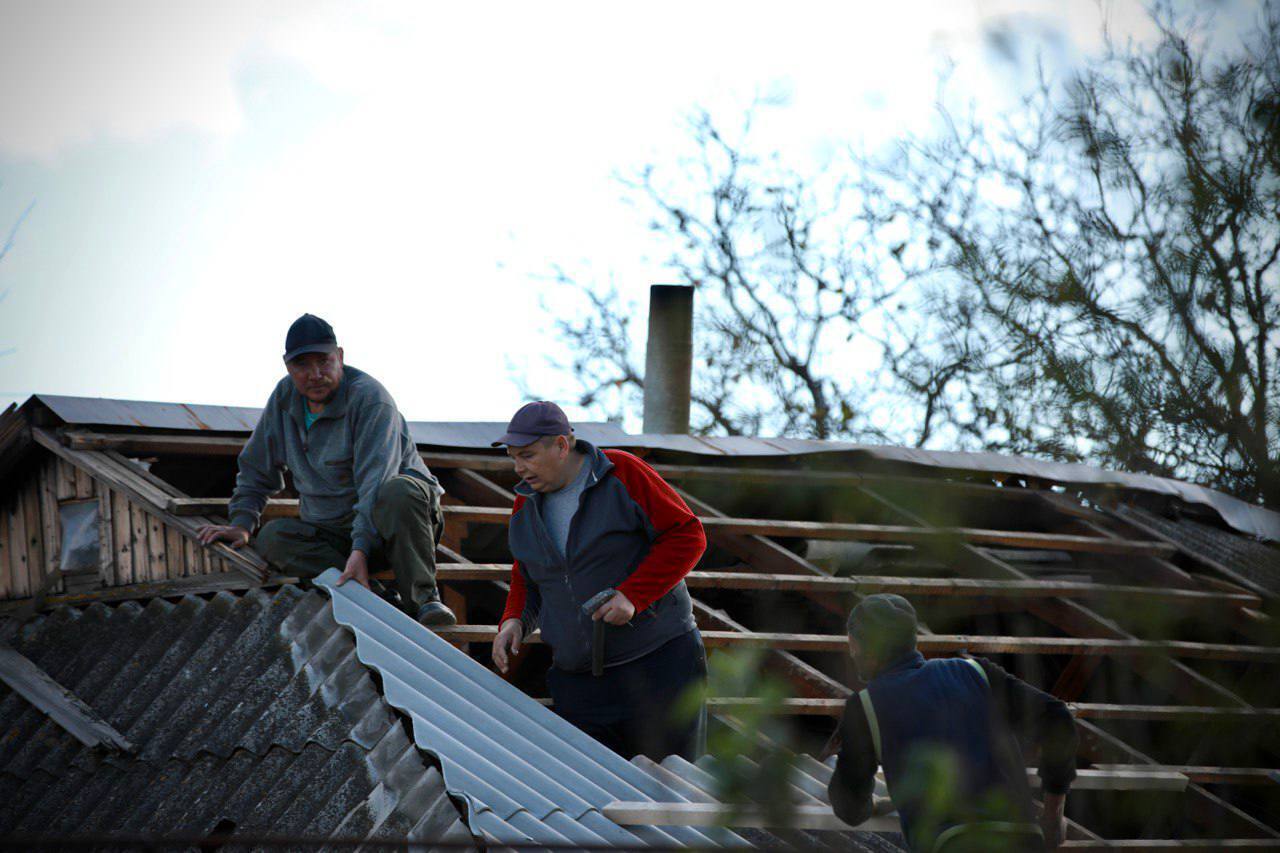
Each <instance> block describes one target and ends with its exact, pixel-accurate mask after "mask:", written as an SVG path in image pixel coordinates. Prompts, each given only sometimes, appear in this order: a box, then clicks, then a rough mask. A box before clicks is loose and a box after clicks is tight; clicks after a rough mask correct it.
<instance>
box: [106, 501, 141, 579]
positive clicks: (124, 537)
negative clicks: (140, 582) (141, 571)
mask: <svg viewBox="0 0 1280 853" xmlns="http://www.w3.org/2000/svg"><path fill="white" fill-rule="evenodd" d="M111 538H112V544H113V546H114V548H115V561H114V562H115V573H114V577H113V579H112V584H113V585H117V586H119V585H123V584H131V583H133V581H134V577H135V575H134V562H135V560H134V547H133V527H132V525H131V524H130V518H129V499H128V498H126V497H125V496H124V494H123V493H121V492H118V491H115V490H114V489H113V490H111Z"/></svg>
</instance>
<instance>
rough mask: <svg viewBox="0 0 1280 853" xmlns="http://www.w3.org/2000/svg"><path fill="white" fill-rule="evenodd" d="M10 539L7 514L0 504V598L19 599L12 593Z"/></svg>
mask: <svg viewBox="0 0 1280 853" xmlns="http://www.w3.org/2000/svg"><path fill="white" fill-rule="evenodd" d="M10 539H11V537H10V535H9V519H8V513H7V512H5V510H4V505H3V504H0V598H6V599H8V598H18V597H19V596H18V595H17V593H16V592H15V591H14V583H13V572H12V570H11V569H10V568H9V565H10V561H9V551H10V550H12V547H11V544H10Z"/></svg>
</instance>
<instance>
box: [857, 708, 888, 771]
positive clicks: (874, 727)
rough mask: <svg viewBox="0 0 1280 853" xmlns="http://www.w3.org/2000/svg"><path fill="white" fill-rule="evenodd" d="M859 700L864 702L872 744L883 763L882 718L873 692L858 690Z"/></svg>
mask: <svg viewBox="0 0 1280 853" xmlns="http://www.w3.org/2000/svg"><path fill="white" fill-rule="evenodd" d="M858 700H859V701H860V702H862V713H863V715H864V716H866V718H867V728H868V729H869V730H870V731H871V745H872V747H874V748H875V751H876V762H877V763H880V764H883V763H884V762H883V760H882V759H881V758H880V720H879V719H878V718H877V717H876V706H875V705H874V704H873V703H872V701H871V692H870V691H868V690H859V691H858Z"/></svg>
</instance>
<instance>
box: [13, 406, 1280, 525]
mask: <svg viewBox="0 0 1280 853" xmlns="http://www.w3.org/2000/svg"><path fill="white" fill-rule="evenodd" d="M33 400H34V401H38V402H39V403H41V404H43V405H44V406H46V407H48V409H49V410H50V411H51V412H52V413H53V414H54V415H56V416H57V417H58V418H59V419H61V420H62V422H63V423H64V424H67V425H79V426H103V427H113V428H117V427H139V428H146V429H167V430H214V431H218V432H241V433H243V432H248V431H250V430H252V429H253V425H254V424H256V423H257V420H258V416H259V414H260V412H261V410H259V409H252V408H244V407H234V406H207V405H187V404H182V403H153V402H142V401H135V400H107V399H100V398H89V397H64V396H59V395H54V394H38V395H35V396H33V397H32V398H31V399H30V400H28V401H27V403H26V404H24V407H25V406H26V405H29V404H30V403H31V401H33ZM409 428H410V431H411V432H412V434H413V437H414V440H415V441H416V442H417V443H418V444H420V445H429V446H431V447H437V448H445V449H452V450H467V451H470V450H488V449H489V444H490V442H492V441H493V440H494V439H496V438H497V437H498V436H500V435H501V434H502V433H503V431H504V430H505V429H506V425H505V424H503V423H499V422H484V421H411V422H410V423H409ZM576 431H577V433H578V434H579V435H580V436H581V437H583V438H585V439H586V440H587V441H590V442H592V443H593V444H597V445H600V446H602V447H619V448H627V449H633V450H635V449H646V450H652V451H658V452H659V453H672V454H690V455H695V456H702V457H712V458H720V459H725V458H741V459H750V458H756V459H759V458H767V457H794V456H807V455H818V454H825V455H833V456H844V457H846V458H847V459H848V460H849V461H850V462H851V463H852V464H853V465H854V466H856V465H858V464H860V462H863V461H869V462H875V463H890V464H894V465H901V466H903V467H904V469H907V468H910V467H923V468H933V469H941V470H945V471H963V472H970V473H980V474H984V475H990V476H1010V477H1028V478H1033V479H1037V480H1045V481H1048V482H1053V483H1060V484H1062V485H1068V486H1112V487H1117V488H1121V489H1127V490H1132V491H1136V492H1147V493H1152V494H1158V495H1163V496H1165V497H1170V498H1176V499H1178V500H1180V501H1183V502H1184V503H1187V504H1194V505H1199V506H1204V507H1208V508H1210V509H1212V510H1213V511H1214V512H1216V513H1217V514H1218V515H1219V517H1221V518H1222V520H1223V521H1224V522H1225V523H1226V524H1227V525H1228V526H1229V527H1231V528H1232V529H1234V530H1236V531H1238V532H1240V533H1244V534H1246V535H1249V536H1254V537H1258V538H1262V539H1268V540H1271V541H1273V542H1280V512H1275V511H1273V510H1269V509H1266V508H1264V507H1261V506H1257V505H1255V504H1250V503H1248V502H1246V501H1242V500H1240V499H1239V498H1234V497H1231V496H1230V495H1226V494H1223V493H1222V492H1218V491H1215V490H1213V489H1209V488H1206V487H1204V486H1198V485H1195V484H1193V483H1185V482H1182V481H1181V480H1174V479H1170V478H1167V477H1155V476H1152V475H1149V474H1132V473H1127V472H1123V471H1109V470H1106V469H1104V468H1098V467H1095V466H1092V465H1082V464H1079V463H1071V462H1054V461H1050V460H1043V459H1029V458H1027V457H1023V456H1010V455H1007V454H1003V453H987V452H964V451H947V450H925V449H921V448H916V447H895V446H892V445H872V444H859V443H856V442H848V441H818V440H815V439H800V438H757V437H751V436H692V435H653V434H639V435H637V434H632V433H628V432H626V431H624V430H623V429H622V428H621V427H619V426H618V425H617V424H613V423H598V422H588V423H581V424H578V425H576Z"/></svg>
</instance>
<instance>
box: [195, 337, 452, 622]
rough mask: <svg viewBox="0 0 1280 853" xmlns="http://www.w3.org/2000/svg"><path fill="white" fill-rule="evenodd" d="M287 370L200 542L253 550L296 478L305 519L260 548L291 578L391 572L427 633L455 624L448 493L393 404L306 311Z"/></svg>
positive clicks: (292, 340) (267, 535) (282, 527)
mask: <svg viewBox="0 0 1280 853" xmlns="http://www.w3.org/2000/svg"><path fill="white" fill-rule="evenodd" d="M284 361H285V367H286V369H287V370H288V374H289V375H288V376H286V377H285V378H284V379H281V380H280V382H279V384H277V385H276V388H275V391H273V392H272V394H271V398H270V399H269V400H267V406H266V408H265V409H263V411H262V417H261V419H259V421H258V425H257V426H256V427H254V430H253V435H251V436H250V437H249V441H248V442H247V443H246V444H245V446H244V450H242V451H241V452H240V458H239V472H238V474H237V475H236V488H235V492H234V493H233V494H232V497H231V503H230V505H229V507H228V514H229V516H230V524H225V525H208V526H205V527H202V528H201V529H200V531H199V537H200V542H201V544H204V545H208V544H210V543H213V542H225V543H227V544H228V545H230V546H231V547H233V548H239V547H242V546H244V545H245V544H247V543H248V542H249V538H250V535H251V532H252V530H253V529H254V528H255V527H256V526H257V524H258V520H259V519H260V518H261V516H262V510H263V508H264V507H265V506H266V503H267V498H269V497H270V496H271V495H273V494H275V493H276V492H279V491H280V490H281V489H283V488H284V472H285V470H288V471H289V473H290V474H292V476H293V487H294V489H295V490H297V492H298V496H299V498H300V501H299V503H300V506H299V516H300V517H299V518H279V519H275V520H274V521H269V522H267V523H266V524H264V525H263V526H262V529H261V530H259V531H258V535H257V537H256V538H255V539H254V541H253V544H254V548H256V549H257V550H258V552H259V553H261V554H262V556H264V557H265V558H266V559H267V561H268V562H270V563H272V564H273V565H275V566H277V567H278V568H279V569H281V570H282V571H285V572H288V573H291V574H296V575H299V576H301V577H314V576H315V575H318V574H319V573H321V572H323V571H324V570H325V569H327V568H329V567H330V566H335V567H336V566H342V567H343V572H342V579H341V580H340V581H339V583H340V584H341V583H345V582H346V581H348V580H352V579H354V580H355V581H357V582H358V583H361V584H363V585H364V586H366V587H367V586H369V571H370V566H371V564H373V565H378V564H388V563H389V564H390V567H391V569H392V571H394V572H395V576H396V585H397V587H398V588H399V592H400V599H401V603H402V605H403V606H404V607H405V609H406V610H407V611H408V612H409V614H410V615H411V616H414V617H416V618H417V619H418V621H420V622H422V623H423V624H424V625H432V626H438V625H452V624H454V623H455V622H456V621H457V620H456V619H455V617H454V615H453V612H452V611H451V610H449V608H448V607H446V606H445V605H444V603H443V602H441V601H440V595H439V593H438V592H437V590H436V563H435V547H436V543H437V541H438V540H439V538H440V530H441V526H442V524H443V516H442V514H441V511H440V495H441V494H443V491H444V490H443V489H441V488H440V485H439V483H438V482H437V481H436V478H435V477H433V476H432V475H431V472H430V471H429V470H427V466H426V465H425V464H423V462H422V457H421V456H419V455H418V450H417V447H416V446H415V445H414V443H413V439H412V438H411V437H410V436H409V425H408V424H407V423H406V422H405V419H404V416H403V415H401V414H400V411H399V410H398V409H397V408H396V404H395V401H394V400H392V399H391V395H390V394H388V393H387V390H386V389H385V388H383V387H382V385H381V384H379V382H378V381H377V380H376V379H374V378H373V377H372V376H369V375H368V374H367V373H364V372H363V371H361V370H357V369H356V368H354V367H350V366H348V365H345V364H344V363H343V353H342V348H341V347H339V346H338V342H337V339H336V337H335V336H334V334H333V328H332V327H331V326H330V325H329V324H328V323H326V322H325V321H324V320H322V319H320V318H319V317H316V316H313V315H311V314H304V315H302V316H301V317H299V318H298V319H297V320H296V321H295V322H294V324H293V325H292V326H290V327H289V334H288V335H287V336H286V338H285V355H284Z"/></svg>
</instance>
